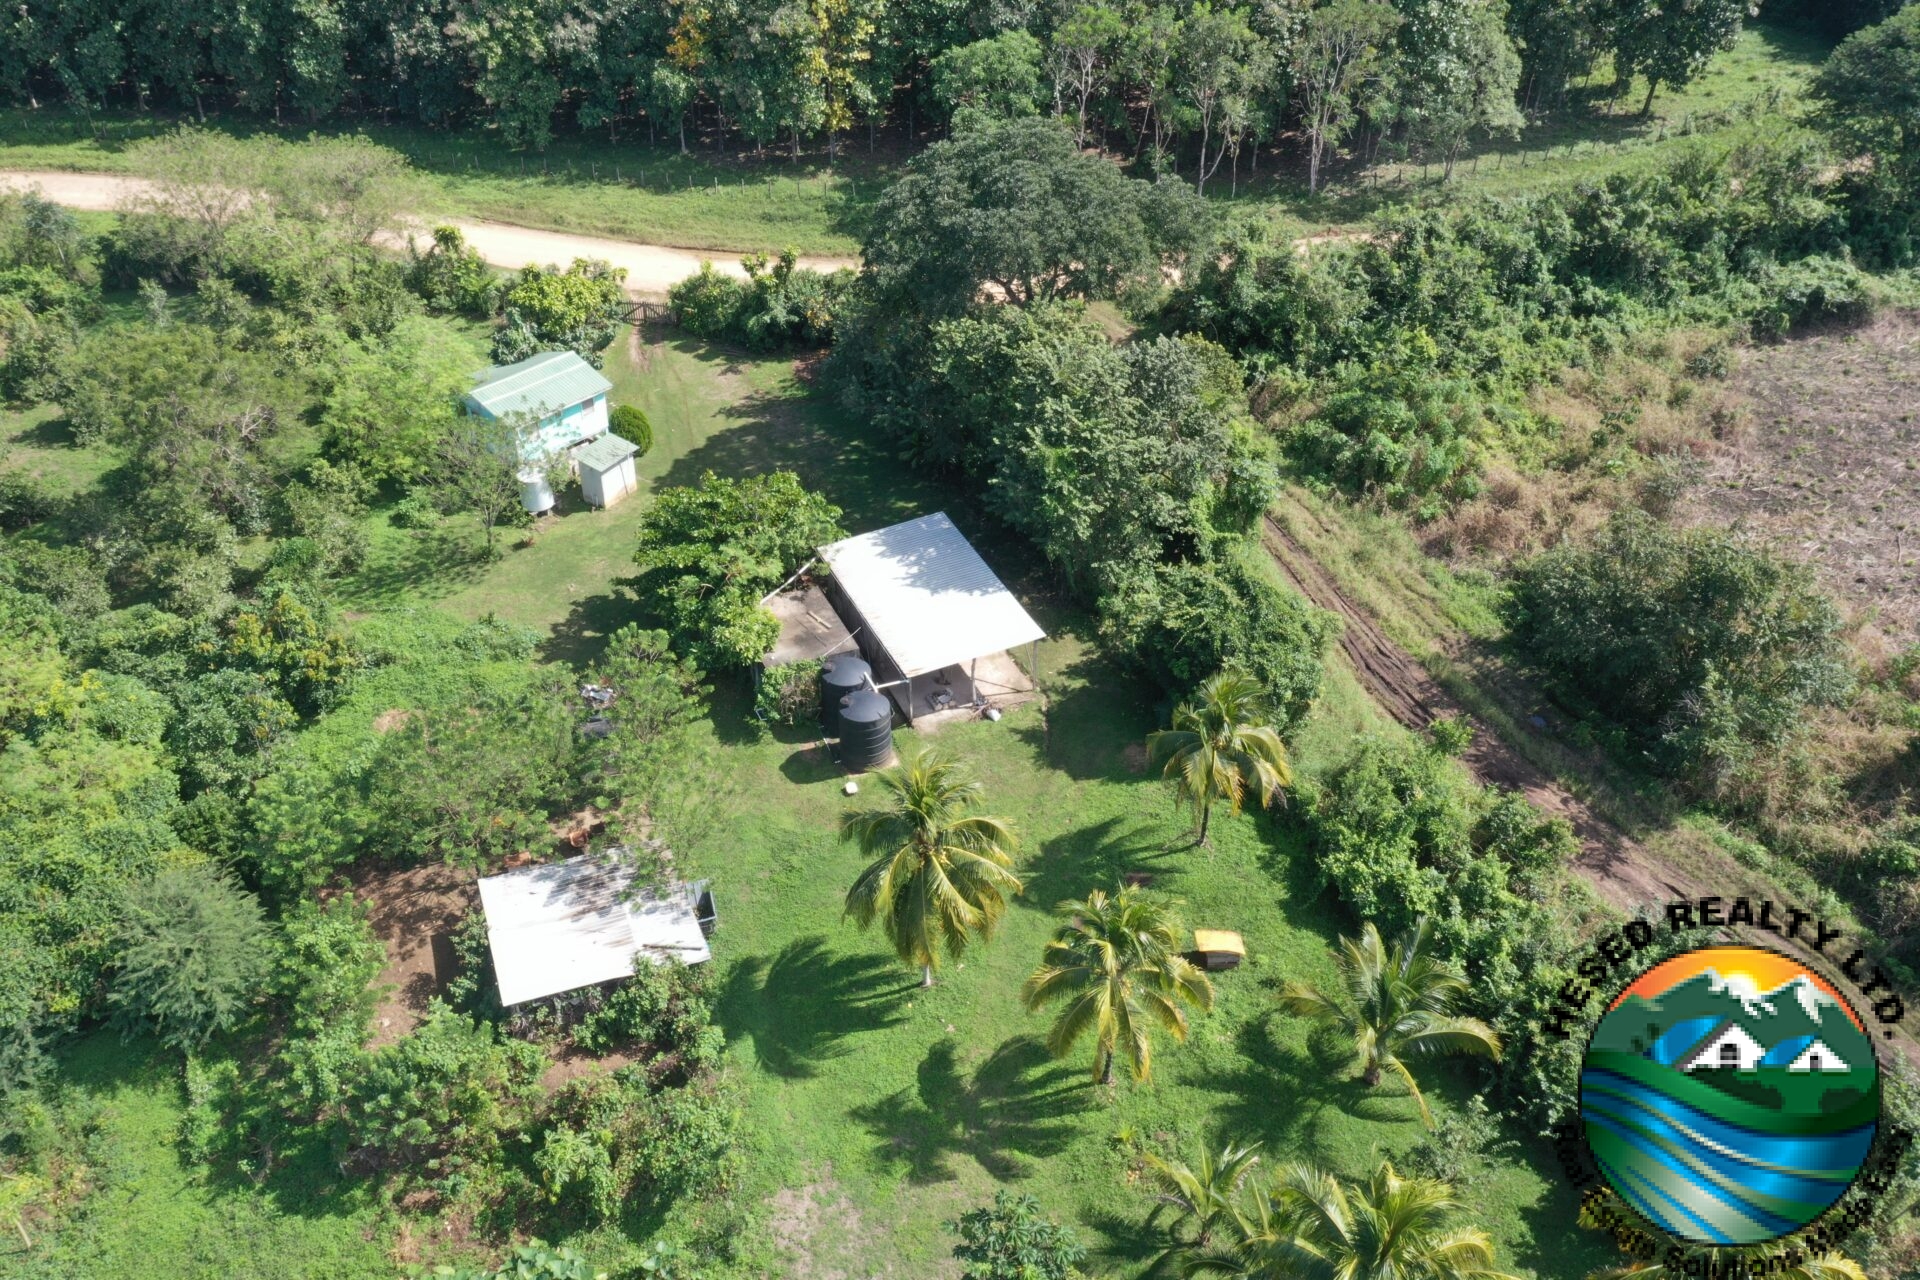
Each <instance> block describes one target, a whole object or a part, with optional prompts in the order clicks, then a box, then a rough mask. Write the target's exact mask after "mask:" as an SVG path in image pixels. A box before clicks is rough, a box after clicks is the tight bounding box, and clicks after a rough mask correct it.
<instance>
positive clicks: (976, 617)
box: [820, 511, 1046, 721]
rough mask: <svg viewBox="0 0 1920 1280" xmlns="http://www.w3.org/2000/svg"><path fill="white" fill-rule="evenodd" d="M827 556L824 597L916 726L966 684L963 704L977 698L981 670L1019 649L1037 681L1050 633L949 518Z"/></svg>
mask: <svg viewBox="0 0 1920 1280" xmlns="http://www.w3.org/2000/svg"><path fill="white" fill-rule="evenodd" d="M820 558H821V559H822V560H824V561H825V562H826V564H827V567H828V568H829V569H831V570H832V573H831V574H829V575H828V576H827V578H826V580H825V584H824V586H825V591H826V595H827V599H828V600H829V601H831V602H832V604H833V607H834V609H835V611H836V612H838V613H839V615H840V617H841V619H842V620H843V621H844V622H845V623H846V625H847V629H848V630H849V631H850V632H851V633H852V635H853V640H854V643H855V644H857V645H858V646H859V648H860V652H861V655H862V656H863V657H865V658H866V660H867V661H868V662H869V663H871V664H872V665H873V670H874V677H875V681H876V684H877V685H878V687H879V688H881V689H882V690H884V691H886V692H888V693H890V694H892V695H893V696H894V700H895V701H896V702H897V703H898V704H900V706H901V707H902V709H903V710H904V711H905V713H906V716H907V719H908V720H909V721H911V720H912V719H913V718H914V715H915V713H916V711H918V712H922V713H924V712H926V711H929V710H932V709H933V708H934V700H936V699H938V698H939V697H940V695H941V692H942V691H943V690H952V689H953V688H954V687H955V686H956V685H957V684H959V683H960V682H961V681H964V686H963V688H962V691H961V693H960V694H956V695H955V696H956V698H957V700H960V701H970V700H972V699H974V698H976V697H978V696H979V694H978V690H979V686H980V681H979V680H978V679H977V678H976V677H977V673H978V664H979V663H980V662H981V661H989V660H992V659H994V658H996V657H998V656H999V655H1001V654H1004V653H1005V652H1006V651H1008V650H1012V649H1016V648H1018V647H1019V646H1021V645H1031V646H1033V651H1032V658H1031V661H1030V663H1029V666H1028V678H1029V679H1031V678H1033V677H1034V676H1036V675H1037V673H1038V671H1039V666H1038V663H1039V642H1040V641H1041V640H1043V639H1045V638H1046V632H1044V631H1042V630H1041V629H1040V624H1039V623H1037V622H1035V621H1034V620H1033V618H1032V617H1031V616H1030V615H1029V614H1028V613H1027V611H1026V609H1025V608H1024V607H1023V606H1022V605H1021V603H1020V601H1019V600H1017V599H1016V598H1015V597H1014V595H1013V593H1012V592H1011V591H1008V590H1007V588H1006V585H1005V584H1004V583H1002V582H1001V581H1000V579H999V578H998V577H997V576H996V575H995V574H994V572H993V570H992V569H990V568H988V567H987V562H986V561H985V560H982V559H981V558H980V553H979V552H977V551H975V550H974V549H973V544H972V543H970V542H968V541H967V540H966V538H965V537H964V536H963V535H962V534H961V532H960V531H959V530H958V529H956V528H954V525H953V521H951V520H949V519H948V518H947V514H946V512H944V511H936V512H934V513H933V514H932V515H928V516H921V517H920V518H919V519H917V520H908V521H904V522H903V523H900V524H896V525H889V526H887V527H886V528H884V529H875V530H874V531H873V532H871V533H863V534H859V535H858V536H856V537H852V538H846V539H844V540H842V541H840V542H836V543H833V544H832V545H831V546H825V547H822V548H820ZM1001 661H1002V662H1003V663H1004V664H1005V666H1006V667H1007V668H1008V669H1009V670H1012V669H1013V664H1012V663H1011V662H1010V661H1006V660H1005V659H1001Z"/></svg>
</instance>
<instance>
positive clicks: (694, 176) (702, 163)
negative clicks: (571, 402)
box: [0, 107, 896, 255]
mask: <svg viewBox="0 0 1920 1280" xmlns="http://www.w3.org/2000/svg"><path fill="white" fill-rule="evenodd" d="M181 123H183V121H182V120H179V119H177V118H175V117H172V116H163V115H155V114H149V113H136V112H126V111H121V112H111V111H110V112H95V113H93V114H92V115H90V116H82V115H81V114H80V113H78V112H73V111H68V110H66V109H65V108H62V107H43V108H41V109H39V110H27V109H9V110H0V169H71V170H79V171H83V172H101V173H117V172H122V171H125V170H126V169H127V167H128V160H127V154H126V152H127V148H128V146H129V145H130V144H131V143H134V142H137V141H139V140H140V139H141V138H146V137H151V136H153V135H155V134H159V133H165V132H168V131H170V130H172V129H174V128H175V127H177V126H178V125H180V124H181ZM207 127H209V128H215V129H221V130H225V131H228V132H232V133H235V134H240V135H253V134H269V135H273V136H277V137H284V138H290V139H297V138H305V137H308V136H311V135H314V134H321V135H325V134H337V133H346V134H363V135H365V136H366V137H369V138H371V139H373V140H374V141H376V142H379V143H381V144H383V145H385V146H389V147H392V148H393V149H394V150H396V151H398V152H400V153H401V154H403V155H405V156H406V157H407V158H408V159H409V160H410V161H412V163H413V166H414V168H415V170H416V171H417V173H418V176H419V178H420V181H421V184H422V193H421V196H422V207H421V208H420V209H418V210H416V212H418V213H419V214H421V215H422V216H432V215H439V216H442V217H471V218H485V219H493V220H495V221H499V222H511V223H515V224H518V225H520V226H528V227H540V228H544V229H549V230H555V231H573V232H579V233H581V234H585V235H597V236H608V237H611V238H613V239H617V240H635V241H639V242H641V243H644V244H664V245H674V246H678V247H681V248H687V249H713V250H716V251H723V252H724V251H733V252H748V251H755V250H757V251H760V252H768V253H775V252H779V251H780V250H782V249H787V248H793V249H797V250H799V251H800V252H801V253H803V254H822V255H828V254H851V253H855V252H857V251H858V250H859V247H860V232H861V229H862V228H863V226H864V225H865V224H864V218H865V211H866V209H867V207H868V206H869V205H870V204H871V203H872V201H873V199H874V198H875V197H876V196H878V195H879V193H880V190H881V189H882V188H883V187H884V186H885V185H886V182H887V181H888V179H889V176H890V174H891V171H892V168H893V167H894V163H895V159H896V157H895V156H894V154H893V152H892V151H890V150H888V151H881V152H879V153H869V152H868V151H867V150H866V148H865V146H864V144H852V145H849V146H847V147H846V148H845V149H844V150H843V153H842V156H841V158H840V159H839V160H838V161H837V162H836V163H833V164H828V163H826V162H825V157H824V156H822V155H809V156H807V157H806V158H803V159H802V160H800V161H792V160H788V159H785V158H783V156H782V154H781V153H780V152H778V151H777V150H776V151H769V152H767V153H765V154H763V155H755V154H754V153H752V152H750V151H749V152H734V151H724V152H719V153H716V152H714V151H712V150H711V149H702V150H695V151H693V152H691V153H689V154H684V155H683V154H681V152H680V148H679V144H678V142H677V141H675V140H667V139H663V140H662V141H660V142H658V143H649V142H647V141H646V140H645V137H644V135H643V136H641V137H640V138H637V139H632V140H624V141H620V142H609V141H606V140H605V139H603V138H599V137H594V138H583V137H579V136H568V137H561V138H556V139H555V140H554V141H553V143H552V144H551V145H549V146H548V147H547V149H546V150H545V151H544V152H533V151H525V150H514V149H512V148H509V147H508V146H506V145H505V144H504V143H503V142H501V141H500V139H499V137H498V136H497V135H496V134H495V133H494V132H493V131H492V130H490V129H486V128H467V129H454V130H432V129H426V128H421V127H418V126H409V125H384V124H380V123H378V122H374V121H365V122H355V123H353V124H350V125H341V126H327V127H322V128H320V129H312V128H308V127H298V128H295V127H287V128H275V127H274V126H272V125H271V124H270V123H269V122H266V121H261V120H255V119H251V118H248V117H245V116H236V117H233V118H222V117H218V116H216V117H214V118H213V119H211V120H210V121H209V122H208V125H207Z"/></svg>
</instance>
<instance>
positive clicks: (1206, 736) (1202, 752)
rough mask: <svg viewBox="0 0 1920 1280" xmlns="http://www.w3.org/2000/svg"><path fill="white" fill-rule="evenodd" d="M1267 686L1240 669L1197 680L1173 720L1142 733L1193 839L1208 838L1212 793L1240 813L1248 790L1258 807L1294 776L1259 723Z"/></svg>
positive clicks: (1270, 732) (1283, 752)
mask: <svg viewBox="0 0 1920 1280" xmlns="http://www.w3.org/2000/svg"><path fill="white" fill-rule="evenodd" d="M1266 711H1267V691H1266V690H1265V689H1264V688H1263V687H1262V686H1261V684H1260V682H1259V681H1258V680H1256V679H1254V678H1253V677H1252V676H1250V675H1247V674H1246V673H1245V672H1242V671H1222V672H1220V673H1218V674H1216V675H1213V676H1209V677H1208V678H1207V679H1205V680H1203V681H1201V682H1200V687H1199V688H1197V689H1196V690H1194V697H1193V701H1191V702H1183V703H1181V704H1180V705H1179V706H1178V707H1175V708H1174V711H1173V727H1172V728H1170V729H1162V730H1160V731H1158V732H1157V733H1151V734H1148V735H1147V757H1148V759H1149V760H1151V761H1153V762H1155V763H1158V764H1159V765H1160V766H1161V773H1162V776H1163V777H1165V778H1166V779H1167V781H1169V782H1171V783H1173V784H1174V789H1175V791H1176V792H1177V793H1178V795H1179V796H1180V799H1181V800H1182V801H1184V802H1185V803H1186V804H1187V805H1189V806H1190V807H1191V808H1192V809H1193V813H1194V817H1195V819H1196V823H1195V838H1196V839H1198V840H1199V841H1200V843H1201V844H1205V843H1206V842H1207V824H1208V823H1209V822H1210V821H1211V820H1212V818H1213V805H1214V802H1215V801H1216V800H1225V801H1226V802H1227V806H1228V808H1229V810H1230V811H1232V812H1234V813H1238V812H1240V806H1241V804H1242V803H1244V802H1245V799H1246V796H1247V793H1248V792H1249V791H1251V792H1252V793H1253V796H1254V798H1255V799H1257V800H1258V801H1259V802H1260V804H1261V806H1262V807H1263V808H1264V807H1266V806H1268V805H1271V804H1272V803H1273V802H1274V800H1275V799H1277V798H1278V797H1279V795H1280V793H1281V791H1282V789H1283V788H1285V787H1286V786H1287V785H1288V784H1289V783H1291V782H1292V781H1293V769H1292V766H1291V764H1290V763H1289V762H1288V760H1287V748H1286V746H1285V744H1283V743H1282V742H1281V741H1280V735H1279V734H1278V733H1277V732H1275V731H1274V729H1273V727H1272V726H1271V725H1269V724H1267V723H1265V718H1266Z"/></svg>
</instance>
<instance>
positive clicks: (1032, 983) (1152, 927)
mask: <svg viewBox="0 0 1920 1280" xmlns="http://www.w3.org/2000/svg"><path fill="white" fill-rule="evenodd" d="M1058 910H1059V912H1060V914H1061V915H1063V916H1065V917H1066V918H1067V919H1066V923H1065V924H1063V925H1061V926H1060V928H1059V930H1058V931H1057V932H1056V933H1055V934H1054V935H1053V940H1052V941H1051V942H1049V943H1047V955H1046V963H1044V964H1042V965H1041V966H1040V967H1039V968H1038V969H1035V970H1034V971H1033V976H1032V977H1030V978H1028V979H1027V982H1026V985H1025V986H1024V987H1022V988H1021V991H1020V995H1021V998H1022V999H1023V1000H1025V1001H1026V1004H1027V1008H1029V1009H1041V1008H1044V1007H1045V1006H1047V1005H1049V1004H1052V1003H1054V1002H1055V1001H1058V1000H1065V1001H1066V1002H1067V1005H1066V1008H1064V1009H1062V1010H1061V1011H1060V1016H1059V1018H1058V1019H1057V1020H1056V1021H1055V1022H1054V1024H1053V1029H1052V1030H1051V1031H1049V1032H1048V1033H1047V1048H1048V1049H1050V1050H1052V1051H1053V1054H1054V1056H1056V1057H1065V1056H1066V1055H1067V1054H1068V1053H1069V1052H1070V1051H1071V1050H1072V1049H1073V1046H1074V1044H1075V1043H1077V1042H1078V1041H1079V1039H1080V1037H1081V1036H1084V1035H1086V1034H1088V1033H1089V1032H1091V1033H1092V1034H1093V1037H1094V1048H1093V1075H1094V1079H1096V1080H1098V1081H1099V1082H1100V1083H1101V1084H1112V1083H1113V1062H1114V1058H1115V1057H1116V1056H1118V1055H1119V1054H1120V1053H1123V1052H1124V1053H1125V1054H1126V1055H1127V1061H1128V1063H1129V1064H1130V1065H1131V1066H1132V1068H1133V1078H1134V1079H1135V1080H1145V1079H1146V1078H1147V1077H1148V1076H1149V1075H1150V1074H1152V1071H1153V1039H1152V1029H1153V1027H1154V1025H1155V1024H1156V1023H1157V1024H1158V1025H1159V1026H1160V1027H1161V1028H1162V1029H1163V1030H1164V1031H1166V1032H1167V1034H1169V1035H1171V1036H1172V1037H1173V1038H1174V1039H1175V1040H1184V1039H1186V1038H1187V1013H1186V1009H1185V1008H1184V1007H1183V1006H1186V1005H1192V1006H1193V1007H1195V1008H1198V1009H1211V1008H1212V1007H1213V984H1212V983H1211V982H1208V981H1207V975H1206V974H1204V973H1202V972H1200V970H1199V969H1197V968H1195V967H1194V965H1193V963H1192V962H1191V961H1189V960H1188V959H1187V958H1186V957H1185V956H1183V955H1181V954H1180V951H1179V947H1180V927H1179V925H1178V924H1176V923H1175V922H1174V920H1173V919H1172V917H1170V916H1169V915H1168V914H1167V912H1166V911H1165V909H1163V908H1161V907H1159V906H1157V905H1155V904H1154V903H1153V902H1150V901H1149V900H1148V899H1147V898H1146V897H1145V896H1144V895H1143V894H1142V893H1141V892H1140V890H1139V889H1138V888H1137V887H1134V886H1131V885H1130V886H1128V887H1127V888H1124V889H1122V890H1120V892H1118V893H1116V894H1114V895H1113V896H1112V897H1108V896H1107V895H1106V893H1104V892H1103V891H1101V890H1099V889H1095V890H1094V891H1093V892H1092V893H1090V894H1088V895H1087V897H1086V901H1084V902H1063V903H1061V904H1060V906H1059V908H1058Z"/></svg>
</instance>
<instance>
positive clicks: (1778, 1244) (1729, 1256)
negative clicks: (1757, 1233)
mask: <svg viewBox="0 0 1920 1280" xmlns="http://www.w3.org/2000/svg"><path fill="white" fill-rule="evenodd" d="M1603 1211H1605V1212H1606V1215H1607V1216H1611V1217H1612V1218H1613V1219H1614V1220H1615V1221H1618V1220H1620V1219H1622V1218H1624V1219H1626V1220H1627V1221H1629V1222H1633V1223H1636V1224H1639V1225H1641V1227H1642V1229H1643V1230H1644V1231H1646V1232H1647V1233H1648V1234H1651V1233H1652V1231H1653V1226H1652V1224H1651V1223H1648V1222H1647V1220H1646V1218H1645V1217H1644V1216H1642V1215H1641V1214H1640V1213H1638V1212H1637V1211H1635V1210H1634V1209H1633V1208H1632V1207H1631V1206H1629V1205H1628V1204H1627V1202H1626V1201H1625V1200H1622V1199H1621V1198H1620V1196H1619V1194H1618V1193H1616V1192H1615V1191H1614V1190H1613V1189H1612V1188H1611V1187H1607V1188H1604V1189H1602V1191H1601V1193H1600V1195H1599V1197H1598V1198H1595V1197H1592V1196H1583V1197H1582V1198H1581V1200H1580V1225H1581V1226H1583V1227H1591V1228H1593V1229H1595V1230H1604V1229H1605V1228H1606V1221H1605V1218H1604V1217H1603ZM1786 1252H1787V1245H1786V1242H1784V1241H1779V1240H1775V1241H1771V1242H1769V1243H1767V1244H1761V1245H1748V1246H1744V1247H1741V1248H1733V1249H1712V1248H1709V1249H1703V1250H1700V1251H1699V1253H1696V1254H1693V1255H1691V1256H1689V1258H1688V1259H1687V1261H1688V1263H1689V1264H1690V1265H1691V1264H1694V1263H1695V1262H1696V1260H1697V1259H1698V1257H1699V1256H1700V1255H1701V1254H1704V1255H1705V1256H1706V1257H1707V1258H1709V1259H1711V1260H1712V1261H1714V1262H1717V1263H1720V1264H1721V1265H1722V1266H1723V1267H1725V1268H1726V1270H1725V1272H1724V1274H1727V1275H1735V1274H1739V1273H1741V1272H1742V1271H1744V1272H1746V1273H1748V1274H1752V1275H1763V1274H1764V1275H1768V1276H1779V1277H1780V1278H1781V1280H1867V1273H1866V1271H1865V1269H1864V1268H1862V1267H1861V1265H1860V1264H1859V1263H1857V1262H1855V1261H1854V1260H1853V1259H1852V1258H1849V1257H1847V1256H1846V1255H1845V1254H1840V1253H1823V1254H1821V1255H1819V1256H1818V1257H1810V1256H1807V1255H1805V1254H1802V1255H1801V1259H1800V1261H1799V1262H1796V1263H1794V1264H1792V1265H1791V1266H1788V1265H1786V1264H1785V1263H1784V1262H1783V1263H1782V1268H1781V1269H1780V1270H1777V1271H1769V1270H1767V1268H1766V1266H1765V1263H1766V1262H1767V1261H1768V1260H1770V1259H1773V1258H1777V1257H1779V1256H1780V1255H1781V1254H1784V1253H1786ZM1735 1263H1738V1264H1741V1265H1740V1266H1738V1267H1736V1266H1735V1265H1734V1264H1735ZM1684 1274H1685V1273H1684V1272H1682V1271H1679V1270H1677V1269H1675V1268H1672V1267H1669V1266H1667V1265H1666V1263H1665V1262H1664V1261H1662V1260H1660V1259H1658V1258H1652V1259H1647V1260H1645V1261H1636V1262H1629V1263H1627V1264H1626V1265H1625V1266H1622V1267H1602V1268H1601V1269H1600V1270H1598V1271H1595V1272H1593V1273H1591V1274H1590V1275H1588V1276H1587V1280H1680V1277H1681V1276H1682V1275H1684ZM1716 1274H1719V1273H1716Z"/></svg>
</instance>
